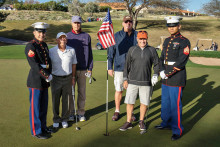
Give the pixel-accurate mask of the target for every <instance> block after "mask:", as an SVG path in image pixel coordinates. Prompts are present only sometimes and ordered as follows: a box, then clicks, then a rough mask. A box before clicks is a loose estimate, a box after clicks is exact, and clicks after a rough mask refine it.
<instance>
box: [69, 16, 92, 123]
mask: <svg viewBox="0 0 220 147" xmlns="http://www.w3.org/2000/svg"><path fill="white" fill-rule="evenodd" d="M81 23H82V19H81V17H80V16H73V17H72V30H71V32H68V33H67V40H68V41H67V45H68V46H70V47H72V48H74V49H75V52H76V58H77V65H76V83H77V88H78V89H77V91H78V96H77V114H78V117H79V121H86V117H85V103H86V76H85V74H86V75H90V76H92V69H93V55H92V46H91V37H90V35H89V34H87V33H85V32H83V31H82V29H81ZM73 118H74V105H73V100H72V99H70V118H69V120H70V121H72V120H73Z"/></svg>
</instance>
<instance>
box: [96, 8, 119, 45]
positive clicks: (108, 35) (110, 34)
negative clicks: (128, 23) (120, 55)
mask: <svg viewBox="0 0 220 147" xmlns="http://www.w3.org/2000/svg"><path fill="white" fill-rule="evenodd" d="M97 35H98V38H99V40H100V43H101V44H102V46H103V48H108V47H110V46H112V45H115V37H114V30H113V24H112V20H111V15H110V12H109V10H108V13H107V14H106V16H105V18H104V20H103V23H102V25H101V27H100V29H99V31H98V33H97Z"/></svg>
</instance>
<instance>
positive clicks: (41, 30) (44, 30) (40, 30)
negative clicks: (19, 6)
mask: <svg viewBox="0 0 220 147" xmlns="http://www.w3.org/2000/svg"><path fill="white" fill-rule="evenodd" d="M35 30H36V31H38V32H43V33H45V32H46V29H38V28H35Z"/></svg>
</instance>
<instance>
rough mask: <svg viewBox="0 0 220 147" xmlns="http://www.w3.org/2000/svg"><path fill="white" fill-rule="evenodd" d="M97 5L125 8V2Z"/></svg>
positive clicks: (115, 8)
mask: <svg viewBox="0 0 220 147" xmlns="http://www.w3.org/2000/svg"><path fill="white" fill-rule="evenodd" d="M99 6H109V7H111V8H112V9H113V10H126V9H127V7H126V4H125V3H99Z"/></svg>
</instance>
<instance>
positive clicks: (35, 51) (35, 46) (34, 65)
mask: <svg viewBox="0 0 220 147" xmlns="http://www.w3.org/2000/svg"><path fill="white" fill-rule="evenodd" d="M32 26H33V27H34V32H33V34H34V39H33V40H31V41H30V42H29V43H28V44H27V46H26V48H25V55H26V57H27V60H28V63H29V65H30V67H31V69H30V71H29V75H28V79H27V87H28V88H29V92H30V94H29V100H30V110H29V118H30V126H31V134H32V136H33V137H36V138H38V139H47V138H48V136H47V135H48V134H49V133H51V132H52V130H49V129H48V128H47V126H46V118H47V106H48V87H49V86H50V84H49V82H50V81H51V80H52V75H51V70H52V66H51V60H50V58H49V50H48V46H47V44H46V43H45V42H44V39H45V37H46V29H47V28H48V27H49V25H48V24H47V23H44V22H37V23H34V24H32Z"/></svg>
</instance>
